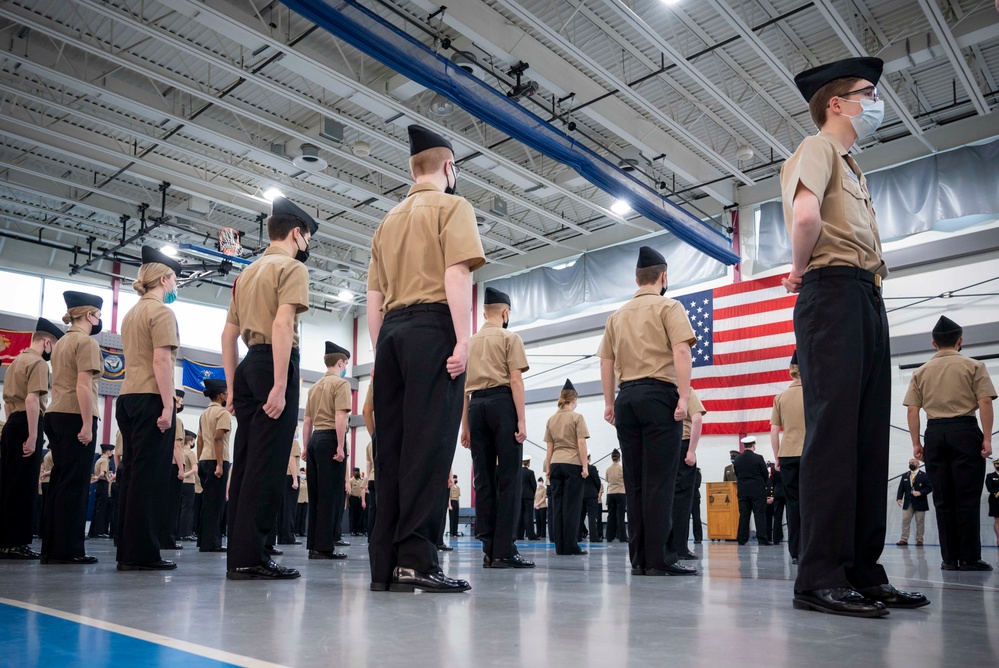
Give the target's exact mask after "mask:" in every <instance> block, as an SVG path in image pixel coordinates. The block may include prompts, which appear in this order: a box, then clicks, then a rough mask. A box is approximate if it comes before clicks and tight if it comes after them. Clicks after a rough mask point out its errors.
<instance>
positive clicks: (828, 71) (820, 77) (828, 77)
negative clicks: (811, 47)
mask: <svg viewBox="0 0 999 668" xmlns="http://www.w3.org/2000/svg"><path fill="white" fill-rule="evenodd" d="M884 66H885V63H884V61H883V60H881V59H880V58H869V57H865V58H846V59H845V60H837V61H836V62H835V63H829V64H828V65H819V66H818V67H813V68H811V69H808V70H805V71H804V72H801V73H800V74H798V75H796V76H795V77H794V85H795V86H797V87H798V90H799V91H801V96H802V97H804V98H805V102H809V101H810V100H811V99H812V96H814V95H815V94H816V93H817V92H819V89H820V88H822V87H823V86H825V85H826V84H827V83H829V82H830V81H835V80H836V79H846V78H853V77H856V78H858V79H867V80H868V81H870V82H871V83H872V84H874V85H875V86H876V85H877V83H878V80H879V79H880V78H881V71H882V70H883V69H884Z"/></svg>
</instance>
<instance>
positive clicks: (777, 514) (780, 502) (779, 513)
mask: <svg viewBox="0 0 999 668" xmlns="http://www.w3.org/2000/svg"><path fill="white" fill-rule="evenodd" d="M786 506H787V500H786V499H785V498H784V497H783V496H775V497H774V502H773V505H772V506H770V507H771V508H772V509H773V520H772V521H773V529H772V530H771V532H770V542H771V543H773V544H774V545H777V544H778V543H780V542H783V540H784V508H785V507H786Z"/></svg>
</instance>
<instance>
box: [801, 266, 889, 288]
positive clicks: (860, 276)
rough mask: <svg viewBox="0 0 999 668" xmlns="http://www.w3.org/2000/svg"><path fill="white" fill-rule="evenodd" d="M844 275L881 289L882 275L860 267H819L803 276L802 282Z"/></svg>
mask: <svg viewBox="0 0 999 668" xmlns="http://www.w3.org/2000/svg"><path fill="white" fill-rule="evenodd" d="M844 276H845V277H847V278H855V279H857V280H858V281H864V282H865V283H870V284H871V285H873V286H874V287H875V288H877V289H878V290H880V289H881V277H880V276H879V275H877V274H872V273H871V272H869V271H866V270H864V269H861V268H859V267H819V268H818V269H812V270H811V271H809V272H808V273H806V274H805V275H804V276H802V277H801V283H802V285H804V284H805V283H811V282H812V281H821V280H822V279H823V278H842V277H844Z"/></svg>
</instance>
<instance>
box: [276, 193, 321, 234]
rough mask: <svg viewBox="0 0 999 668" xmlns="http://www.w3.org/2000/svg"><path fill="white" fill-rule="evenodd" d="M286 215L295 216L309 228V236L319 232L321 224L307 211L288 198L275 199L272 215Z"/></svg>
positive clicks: (279, 197)
mask: <svg viewBox="0 0 999 668" xmlns="http://www.w3.org/2000/svg"><path fill="white" fill-rule="evenodd" d="M281 214H284V215H286V216H294V217H295V218H298V219H299V220H301V221H302V222H303V223H305V225H306V226H307V227H308V228H309V234H315V233H316V232H317V231H318V230H319V223H317V222H316V219H315V218H313V217H312V216H310V215H309V214H307V213H306V212H305V209H303V208H302V207H300V206H298V205H297V204H295V203H294V202H292V201H291V200H289V199H288V198H287V197H281V196H278V197H275V198H274V201H272V202H271V215H272V216H277V215H281Z"/></svg>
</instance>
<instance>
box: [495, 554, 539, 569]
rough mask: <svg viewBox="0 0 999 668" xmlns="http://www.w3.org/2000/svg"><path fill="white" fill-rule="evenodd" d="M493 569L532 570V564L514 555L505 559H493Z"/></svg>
mask: <svg viewBox="0 0 999 668" xmlns="http://www.w3.org/2000/svg"><path fill="white" fill-rule="evenodd" d="M493 568H534V562H533V561H528V560H527V559H524V557H522V556H520V555H519V554H515V555H513V556H512V557H507V558H506V559H493Z"/></svg>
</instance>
